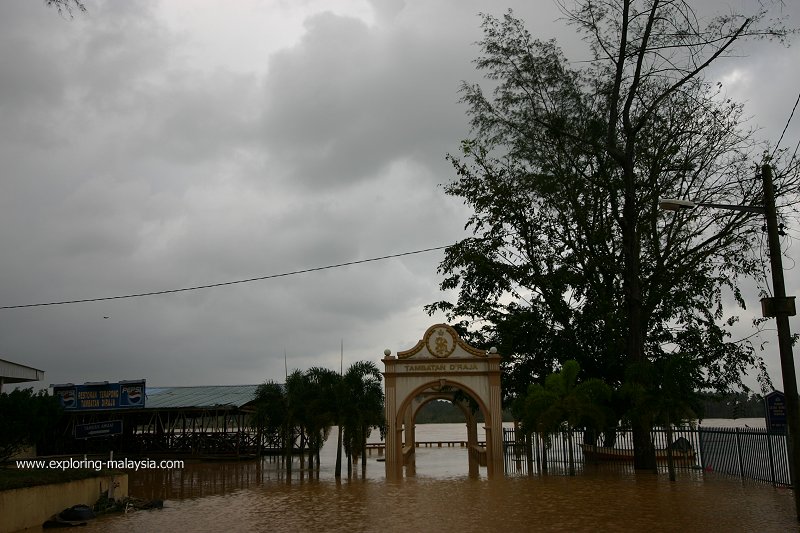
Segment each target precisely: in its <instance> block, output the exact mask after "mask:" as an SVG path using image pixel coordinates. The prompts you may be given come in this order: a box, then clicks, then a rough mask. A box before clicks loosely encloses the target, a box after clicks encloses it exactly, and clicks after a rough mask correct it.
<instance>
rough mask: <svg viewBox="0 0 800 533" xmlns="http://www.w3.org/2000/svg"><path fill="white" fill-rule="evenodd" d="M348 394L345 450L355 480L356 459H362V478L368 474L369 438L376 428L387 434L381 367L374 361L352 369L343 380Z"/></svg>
mask: <svg viewBox="0 0 800 533" xmlns="http://www.w3.org/2000/svg"><path fill="white" fill-rule="evenodd" d="M342 382H343V383H342V384H343V387H342V388H343V390H344V392H345V394H346V396H345V401H344V402H343V404H342V406H343V409H342V411H343V416H342V419H343V422H344V423H343V426H344V427H343V429H344V435H345V436H344V448H345V452H346V453H347V476H348V478H349V477H351V476H352V472H353V466H352V459H353V457H355V456H358V455H360V456H361V458H362V462H361V472H362V476H364V475H365V474H366V469H367V465H366V451H367V438H368V437H369V434H370V431H371V429H372V428H379V429H380V430H381V432H383V431H384V429H385V425H386V419H385V415H384V408H383V399H384V398H383V386H382V385H381V373H380V371H379V370H378V366H377V365H376V364H375V363H374V362H372V361H358V362H356V363H353V364H352V365H350V367H349V368H348V369H347V372H346V373H345V375H344V377H343V380H342Z"/></svg>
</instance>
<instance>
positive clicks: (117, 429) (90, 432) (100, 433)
mask: <svg viewBox="0 0 800 533" xmlns="http://www.w3.org/2000/svg"><path fill="white" fill-rule="evenodd" d="M121 434H122V420H108V421H106V422H95V423H93V424H77V425H76V426H75V438H76V439H90V438H93V437H107V436H109V435H121Z"/></svg>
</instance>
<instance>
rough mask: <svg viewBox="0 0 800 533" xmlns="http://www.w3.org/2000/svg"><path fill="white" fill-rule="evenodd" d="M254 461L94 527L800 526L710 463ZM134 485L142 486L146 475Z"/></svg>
mask: <svg viewBox="0 0 800 533" xmlns="http://www.w3.org/2000/svg"><path fill="white" fill-rule="evenodd" d="M451 451H452V450H451ZM444 452H445V453H446V450H445V451H444ZM249 467H250V468H254V469H255V470H254V472H257V471H258V468H261V475H262V477H261V481H260V482H254V481H253V479H254V478H253V476H252V473H251V475H250V477H249V478H248V475H247V474H246V471H247V468H244V469H243V470H242V471H237V470H236V469H231V468H230V467H229V465H219V464H216V465H214V464H211V465H204V466H203V467H202V468H201V467H200V466H198V469H199V470H198V475H200V477H202V474H199V472H201V471H205V472H207V473H208V475H209V479H216V480H217V482H216V483H214V484H212V483H200V486H203V487H204V489H203V490H216V491H217V492H216V493H215V494H214V495H204V496H202V497H190V498H184V499H181V498H176V499H169V500H168V501H167V502H166V504H165V508H164V509H163V510H157V511H137V512H134V513H130V514H128V515H124V516H110V517H102V518H100V519H98V520H97V521H95V522H94V523H93V524H90V526H89V527H87V528H85V529H84V531H110V532H116V531H119V532H123V531H125V532H127V531H171V530H178V529H183V530H190V531H209V532H210V531H222V530H230V531H239V530H256V531H267V530H268V531H287V532H297V531H365V532H367V531H387V532H392V531H464V532H472V531H476V532H477V531H481V532H484V531H497V530H499V529H503V530H506V531H529V530H533V529H537V530H544V531H621V530H644V529H648V530H650V531H680V530H697V529H703V528H707V529H709V530H713V531H761V532H767V531H791V530H794V529H797V524H796V521H795V520H794V518H793V510H794V507H793V500H792V497H791V492H790V491H788V490H780V489H774V488H772V487H771V486H769V485H760V484H754V483H753V484H751V483H744V484H743V483H741V482H739V481H735V480H730V479H726V478H718V477H715V476H714V475H711V476H709V475H708V474H703V473H701V472H694V473H684V474H683V475H682V476H681V477H679V479H678V482H677V483H670V482H669V481H668V480H667V479H666V477H665V476H663V475H661V476H656V475H653V474H624V473H620V472H619V471H609V472H603V471H602V470H597V471H595V472H592V473H585V474H584V475H582V476H577V477H574V478H570V477H566V476H549V477H530V478H529V477H512V478H499V479H492V480H489V479H485V478H478V479H475V478H470V477H468V476H456V477H442V478H432V477H424V476H417V477H415V478H406V479H403V480H400V481H397V482H388V481H385V480H383V479H369V478H368V479H363V480H361V479H357V480H353V481H350V482H348V481H346V480H345V481H343V482H341V483H337V482H335V481H333V480H331V479H321V480H308V478H305V479H304V480H302V481H301V480H300V479H299V478H294V479H292V480H291V482H287V481H286V479H279V476H278V477H269V476H266V475H265V474H266V472H265V469H264V468H263V466H262V467H256V465H252V464H251V465H250V466H249ZM215 471H216V472H215ZM223 471H224V473H223ZM273 474H274V473H273ZM271 475H272V474H271ZM134 477H135V476H134ZM223 478H224V479H226V481H225V482H224V483H223V482H222V481H221V480H222V479H223ZM134 486H142V485H139V482H138V481H137V482H136V483H134Z"/></svg>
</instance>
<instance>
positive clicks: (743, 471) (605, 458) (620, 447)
mask: <svg viewBox="0 0 800 533" xmlns="http://www.w3.org/2000/svg"><path fill="white" fill-rule="evenodd" d="M671 433H672V434H671V440H672V442H668V440H667V431H666V430H665V429H664V428H654V429H653V430H652V432H651V438H652V440H653V445H654V447H655V449H656V464H657V468H658V469H659V470H660V471H666V470H667V468H668V462H667V457H668V451H667V448H668V447H670V448H671V455H672V458H673V464H674V466H675V468H677V469H692V470H705V471H713V472H717V473H722V474H727V475H732V476H737V477H740V478H742V479H752V480H756V481H763V482H768V483H772V484H773V485H784V486H789V485H791V478H790V474H789V455H788V453H787V444H786V435H785V434H777V433H770V432H768V431H767V430H766V429H763V428H760V429H759V428H704V427H697V428H692V427H678V428H673V429H672V432H671ZM585 437H586V435H585V434H584V431H582V430H580V429H576V430H573V431H572V432H571V434H570V433H568V432H567V431H560V432H556V433H551V434H548V435H540V434H537V433H533V434H532V435H528V436H526V435H524V434H523V433H522V432H521V431H519V432H518V431H516V430H515V429H513V428H506V429H505V430H504V431H503V441H504V451H505V469H506V473H508V474H523V475H524V474H531V475H532V474H537V473H538V474H541V473H551V474H567V473H569V471H570V469H574V470H575V471H582V470H586V469H587V468H596V467H597V466H598V465H614V466H616V467H619V468H622V469H628V468H630V469H633V433H632V431H631V430H629V429H617V430H616V432H615V433H614V434H613V436H612V435H607V436H606V437H605V438H603V437H600V438H598V439H596V440H593V439H586V438H585ZM570 458H571V459H570Z"/></svg>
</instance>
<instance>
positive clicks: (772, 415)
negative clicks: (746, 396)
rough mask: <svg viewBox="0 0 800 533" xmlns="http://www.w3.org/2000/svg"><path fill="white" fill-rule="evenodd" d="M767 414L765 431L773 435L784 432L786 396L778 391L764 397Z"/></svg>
mask: <svg viewBox="0 0 800 533" xmlns="http://www.w3.org/2000/svg"><path fill="white" fill-rule="evenodd" d="M764 406H765V408H766V414H767V429H768V430H769V431H770V432H773V433H784V432H785V431H786V395H785V394H784V393H782V392H780V391H772V392H770V393H769V394H767V395H766V396H764Z"/></svg>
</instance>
